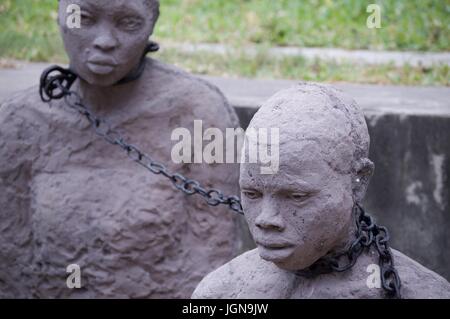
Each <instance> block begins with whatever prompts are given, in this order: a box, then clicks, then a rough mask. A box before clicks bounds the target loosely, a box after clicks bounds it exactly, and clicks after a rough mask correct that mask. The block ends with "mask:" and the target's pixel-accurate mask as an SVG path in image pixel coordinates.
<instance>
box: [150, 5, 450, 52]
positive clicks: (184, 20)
mask: <svg viewBox="0 0 450 319" xmlns="http://www.w3.org/2000/svg"><path fill="white" fill-rule="evenodd" d="M162 3H164V5H163V8H162V9H163V11H162V12H163V15H162V21H161V22H162V23H161V24H160V25H159V27H158V30H157V33H156V34H157V35H158V36H161V37H163V38H171V39H174V40H177V41H185V40H188V41H193V42H214V43H215V42H221V43H232V44H243V43H270V44H271V45H280V46H285V45H294V46H314V47H340V48H348V49H387V50H427V51H440V50H450V32H449V31H450V30H449V24H450V1H449V0H383V1H380V0H378V1H375V0H366V1H365V0H308V1H302V0H212V1H206V0H184V1H183V0H164V1H162ZM371 3H378V4H380V6H381V8H382V14H381V16H382V19H381V23H382V28H381V29H368V28H367V27H366V20H367V17H368V15H369V14H368V13H366V8H367V6H368V5H369V4H371Z"/></svg>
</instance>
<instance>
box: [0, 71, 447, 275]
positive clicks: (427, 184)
mask: <svg viewBox="0 0 450 319" xmlns="http://www.w3.org/2000/svg"><path fill="white" fill-rule="evenodd" d="M47 65H48V64H40V63H39V64H24V65H23V66H22V67H19V68H16V69H0V101H2V100H3V99H4V98H6V97H7V96H8V95H10V94H12V93H13V92H15V91H18V90H21V89H24V88H26V87H29V86H31V85H36V84H37V83H38V81H39V75H40V73H41V71H42V70H43V68H44V67H46V66H47ZM202 78H204V79H206V80H208V81H210V82H212V83H213V84H215V85H217V86H218V87H219V88H220V89H221V90H222V91H223V92H224V94H225V95H226V96H227V98H228V99H229V101H230V102H231V104H232V105H233V106H234V107H235V108H236V111H237V112H238V115H239V117H240V119H241V124H242V126H243V127H246V126H247V124H248V122H249V120H250V119H251V117H252V116H253V114H254V113H255V112H256V110H257V107H258V105H260V104H261V103H262V102H263V101H264V100H265V99H267V98H268V97H269V96H271V95H272V94H273V93H275V92H276V91H278V90H280V89H283V88H286V87H289V86H291V85H294V84H295V83H296V82H295V81H284V80H249V79H230V78H218V77H206V76H202ZM334 86H336V87H337V88H339V89H341V90H343V91H345V92H347V93H348V94H350V95H351V96H353V97H354V98H355V99H356V101H357V102H358V103H359V105H360V106H361V107H362V109H363V110H364V112H365V115H366V119H367V123H368V126H369V131H370V135H371V152H370V157H371V159H372V160H373V161H374V163H375V167H376V168H375V175H374V177H373V179H372V182H371V185H370V187H369V190H368V195H367V196H366V202H365V203H364V204H365V206H366V207H367V210H368V212H369V213H371V214H373V215H374V216H375V218H376V220H377V221H378V222H379V224H382V225H385V226H387V227H388V228H389V229H390V231H391V233H392V240H391V242H392V245H393V246H394V247H395V248H397V249H399V250H401V251H403V252H404V253H405V254H407V255H409V256H411V257H413V258H414V259H416V260H418V261H419V262H421V263H422V264H424V265H425V266H427V267H429V268H431V269H433V270H434V271H436V272H438V273H440V274H441V275H443V276H444V277H446V278H447V279H448V280H450V267H449V265H450V235H449V234H450V233H449V229H450V189H449V185H450V88H448V87H403V86H378V85H362V84H343V83H342V84H334Z"/></svg>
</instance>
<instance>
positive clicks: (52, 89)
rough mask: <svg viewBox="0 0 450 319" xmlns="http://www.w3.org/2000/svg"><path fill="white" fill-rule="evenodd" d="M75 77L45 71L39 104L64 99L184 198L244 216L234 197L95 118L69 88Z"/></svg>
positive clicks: (58, 70) (64, 71)
mask: <svg viewBox="0 0 450 319" xmlns="http://www.w3.org/2000/svg"><path fill="white" fill-rule="evenodd" d="M76 78H77V76H76V75H75V74H74V73H73V72H71V71H70V70H67V69H63V68H61V67H59V66H52V67H50V68H48V69H46V70H45V71H44V72H43V74H42V76H41V81H40V88H39V93H40V96H41V99H42V101H44V102H50V101H51V100H58V99H64V101H65V102H66V104H67V106H69V107H70V108H72V109H74V110H76V111H78V112H79V113H80V114H82V115H84V116H85V117H86V119H87V120H88V121H89V123H90V124H91V126H92V127H93V128H94V130H95V133H96V134H97V135H98V136H100V137H102V138H103V139H104V140H105V141H107V142H108V143H110V144H112V145H116V146H119V147H120V148H122V149H123V150H124V151H125V152H126V153H127V155H128V157H130V158H131V159H132V160H133V161H135V162H136V163H138V164H140V165H141V166H143V167H144V168H146V169H147V170H149V171H150V172H152V173H153V174H156V175H162V176H165V177H166V178H168V179H169V180H170V181H171V182H172V184H173V185H174V186H175V188H176V189H178V190H180V191H182V192H183V193H185V194H186V195H189V196H191V195H194V194H199V195H200V196H202V197H203V198H204V199H205V201H206V203H207V204H208V205H210V206H218V205H227V206H228V207H229V208H230V209H231V210H232V211H233V212H236V213H238V214H241V215H243V214H244V212H243V210H242V205H241V200H240V198H239V197H237V196H226V195H225V194H224V193H223V192H221V191H220V190H217V189H206V188H203V187H202V186H201V184H200V182H198V181H196V180H193V179H189V178H187V177H185V176H183V175H182V174H178V173H172V172H170V171H169V170H168V169H167V167H166V166H165V165H164V164H162V163H159V162H157V161H155V160H153V159H152V158H151V156H149V155H148V154H146V153H144V152H143V151H141V150H140V149H139V148H138V147H136V146H134V145H133V144H130V143H128V142H127V141H126V140H125V138H124V137H123V136H122V135H121V134H120V133H119V132H118V131H116V130H114V129H113V128H112V126H111V125H110V124H109V123H108V122H107V121H106V120H104V119H101V118H99V117H97V116H96V115H95V114H94V113H93V112H92V111H91V110H90V109H89V108H88V107H87V106H86V105H85V104H84V103H83V102H82V99H81V97H80V95H79V94H78V93H77V92H75V91H71V90H70V87H71V86H72V84H73V83H74V81H75V80H76Z"/></svg>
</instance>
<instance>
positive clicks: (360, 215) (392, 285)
mask: <svg viewBox="0 0 450 319" xmlns="http://www.w3.org/2000/svg"><path fill="white" fill-rule="evenodd" d="M353 216H354V219H355V223H356V231H355V240H354V241H353V242H352V243H351V244H350V246H349V248H348V249H347V250H346V251H344V252H340V253H336V254H333V255H331V256H325V257H322V258H320V259H319V260H318V261H316V262H315V263H314V264H313V265H311V266H310V267H309V268H307V269H302V270H299V271H297V272H296V273H297V275H299V276H303V277H314V276H317V275H319V274H326V273H330V272H333V271H335V272H344V271H346V270H348V269H350V268H352V267H353V266H354V265H355V263H356V261H357V259H358V257H359V256H360V255H361V254H362V253H363V251H364V250H365V249H369V247H370V246H375V248H376V250H377V252H378V255H379V259H378V265H379V267H380V277H381V285H382V287H383V289H384V290H385V291H386V293H387V295H388V296H389V297H393V298H398V299H400V298H401V294H400V288H401V281H400V277H399V275H398V272H397V270H396V269H395V267H394V260H393V256H392V251H391V249H390V248H389V245H388V241H389V232H388V230H387V228H386V227H383V226H378V225H377V224H375V223H374V222H373V219H372V217H370V216H369V215H366V213H365V211H364V209H363V208H362V207H361V205H359V204H358V203H355V205H354V206H353Z"/></svg>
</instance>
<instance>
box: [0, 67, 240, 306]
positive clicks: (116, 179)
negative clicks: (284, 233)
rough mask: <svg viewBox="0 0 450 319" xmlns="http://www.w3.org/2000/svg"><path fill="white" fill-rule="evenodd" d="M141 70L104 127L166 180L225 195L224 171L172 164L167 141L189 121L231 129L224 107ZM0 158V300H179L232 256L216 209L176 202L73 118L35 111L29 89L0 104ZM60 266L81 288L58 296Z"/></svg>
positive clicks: (171, 74) (174, 75)
mask: <svg viewBox="0 0 450 319" xmlns="http://www.w3.org/2000/svg"><path fill="white" fill-rule="evenodd" d="M147 64H148V65H147V68H146V72H145V73H144V75H143V77H142V78H141V79H140V80H139V81H138V82H136V83H131V84H127V85H128V86H129V87H128V88H124V90H134V92H135V94H134V97H133V98H131V99H130V100H129V101H128V102H127V103H126V104H125V105H122V106H123V107H122V108H118V109H112V110H109V111H108V113H107V114H108V115H107V118H108V119H109V120H110V122H111V123H112V124H113V127H116V128H118V129H119V130H120V131H122V132H124V133H125V134H126V136H127V137H128V138H129V140H130V141H131V142H132V143H134V144H135V145H139V146H140V147H141V148H142V149H144V150H147V151H148V152H149V153H150V154H152V155H153V156H154V158H156V159H158V160H159V161H162V162H164V163H167V164H168V166H169V168H170V169H171V170H174V171H180V172H181V173H183V174H186V175H187V176H190V177H192V178H195V179H197V180H199V181H201V182H202V183H203V184H204V185H205V187H212V186H214V187H216V188H220V189H222V190H223V191H224V192H226V193H228V194H235V193H236V190H237V173H238V170H237V167H236V166H234V167H233V166H232V165H206V164H195V165H175V164H172V162H171V160H170V151H171V147H172V144H171V143H169V142H168V141H170V135H171V132H172V130H173V129H174V128H176V127H187V128H190V129H192V126H193V119H202V120H203V121H204V125H205V127H207V126H212V127H218V128H222V129H224V128H225V127H230V126H231V127H233V126H236V125H237V119H236V116H235V114H234V112H233V111H232V109H231V108H230V107H229V105H228V104H227V102H226V100H225V99H224V98H223V96H222V95H221V94H220V93H219V91H218V90H217V89H216V88H214V87H212V86H210V85H208V84H206V83H205V82H203V81H200V80H197V79H195V78H193V77H191V76H189V75H187V74H185V73H183V72H181V71H178V70H176V69H174V68H172V67H169V66H166V65H164V64H161V63H159V62H157V61H155V60H151V59H149V60H148V61H147ZM147 92H151V94H148V93H147ZM155 137H157V138H155ZM0 159H1V163H2V164H1V166H0V188H1V190H2V191H1V192H0V207H1V210H0V214H1V216H0V221H1V223H0V237H1V239H0V260H2V263H1V265H0V296H1V297H15V298H17V297H39V298H54V297H55V298H56V297H82V298H85V297H97V298H98V297H108V298H109V297H114V298H116V297H131V298H135V297H140V298H150V297H151V298H156V297H164V298H174V297H178V298H179V297H183V298H186V297H189V296H190V294H191V293H192V291H193V289H194V287H195V285H196V284H197V283H198V281H199V280H200V279H201V278H202V277H203V276H204V275H205V274H206V273H207V272H209V271H211V270H212V269H214V268H216V267H218V266H219V265H221V264H223V263H224V262H226V261H228V260H229V259H230V258H231V257H232V256H233V254H235V253H236V252H237V251H238V250H240V249H242V248H241V247H240V245H241V243H240V240H239V236H238V233H237V232H238V231H237V228H236V225H235V222H234V221H233V220H234V218H233V215H232V214H231V213H229V212H228V211H227V208H226V207H216V208H211V207H209V206H207V205H206V204H205V203H204V201H203V199H201V198H199V197H186V196H185V195H183V194H181V193H180V192H179V191H177V190H175V189H174V188H173V187H171V183H170V182H169V181H168V180H166V179H165V178H164V177H161V176H155V175H152V174H150V173H149V172H147V171H146V170H144V169H143V168H142V167H141V166H139V165H137V164H135V163H133V162H132V161H131V160H129V159H128V158H127V157H126V154H124V153H123V152H122V151H121V150H120V149H118V148H115V147H113V146H111V145H109V144H107V143H106V142H105V141H103V140H102V139H101V138H99V137H98V136H96V135H95V134H94V133H93V132H92V130H91V128H90V127H89V125H88V122H87V120H86V119H85V118H84V117H82V116H81V115H79V114H78V113H75V111H68V109H67V107H65V106H63V105H62V103H61V102H59V101H58V102H52V106H51V108H49V106H48V105H47V104H44V103H42V102H41V101H40V98H39V96H38V90H37V87H34V88H31V89H29V90H27V91H24V92H21V93H19V94H16V95H15V96H14V97H12V98H11V99H9V100H7V101H5V102H4V103H2V104H1V106H0ZM69 264H78V265H80V267H81V275H82V287H83V288H82V289H73V290H70V289H68V288H67V287H66V278H67V276H68V274H67V273H66V267H67V266H68V265H69Z"/></svg>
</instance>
